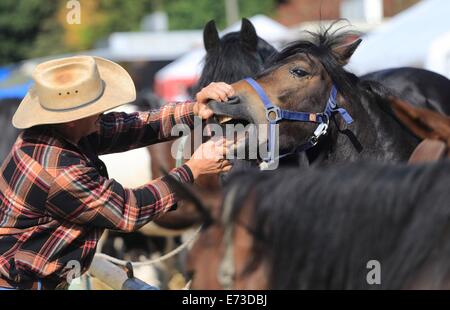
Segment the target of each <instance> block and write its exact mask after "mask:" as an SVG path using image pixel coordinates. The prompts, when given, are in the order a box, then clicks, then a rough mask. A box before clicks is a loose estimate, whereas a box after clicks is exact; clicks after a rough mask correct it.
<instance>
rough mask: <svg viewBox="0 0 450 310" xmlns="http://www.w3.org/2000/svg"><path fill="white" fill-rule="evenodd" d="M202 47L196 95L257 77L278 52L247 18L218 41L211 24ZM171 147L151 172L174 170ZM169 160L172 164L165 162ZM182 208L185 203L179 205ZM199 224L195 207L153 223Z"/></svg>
mask: <svg viewBox="0 0 450 310" xmlns="http://www.w3.org/2000/svg"><path fill="white" fill-rule="evenodd" d="M203 43H204V47H205V50H206V56H205V59H204V67H203V70H202V74H201V76H200V79H199V81H198V83H197V85H196V86H195V87H194V88H193V89H192V93H193V94H195V93H197V92H198V91H200V90H201V89H202V88H203V87H206V86H207V85H208V84H209V83H211V82H225V83H229V84H231V83H234V82H236V81H239V80H241V79H243V78H245V77H248V76H255V75H256V74H257V73H259V72H260V71H262V69H263V68H264V64H265V63H267V61H268V59H269V58H270V57H271V56H272V55H274V54H276V52H277V50H276V49H275V48H274V47H273V46H272V45H270V44H269V43H267V42H266V41H265V40H263V39H262V38H260V37H258V35H257V34H256V30H255V28H254V26H253V24H252V23H251V22H250V21H249V20H248V19H246V18H243V19H242V26H241V29H240V31H237V32H231V33H228V34H226V35H224V36H223V37H222V38H220V37H219V33H218V31H217V28H216V25H215V22H214V21H213V20H211V21H209V22H208V23H207V24H206V25H205V28H204V30H203ZM170 149H171V143H169V144H167V143H166V144H165V145H164V146H161V147H160V148H158V151H159V154H157V156H158V160H156V161H153V156H154V154H153V153H154V152H152V153H151V156H152V172H153V171H156V170H157V171H158V174H156V175H155V176H153V175H152V177H153V178H154V177H157V176H159V175H160V174H161V170H160V167H161V165H162V166H163V167H164V168H165V169H166V170H169V169H171V168H174V167H175V159H173V157H172V156H171V153H170ZM193 149H194V148H193V145H191V150H193ZM167 157H170V160H165V161H164V158H167ZM196 183H197V184H199V185H200V186H202V187H203V188H210V189H211V190H212V189H214V188H216V187H217V185H218V184H219V181H218V176H202V177H200V178H199V180H197V181H196ZM180 204H182V202H181V203H180ZM198 220H199V217H198V214H197V213H196V212H195V211H194V210H193V209H192V206H190V207H189V206H188V205H183V207H180V208H178V209H177V211H174V212H170V213H168V214H165V215H164V216H162V217H161V218H158V219H156V220H155V221H154V222H155V223H157V224H158V225H159V226H161V227H164V228H168V229H183V228H186V227H191V226H192V224H193V223H195V222H197V221H198Z"/></svg>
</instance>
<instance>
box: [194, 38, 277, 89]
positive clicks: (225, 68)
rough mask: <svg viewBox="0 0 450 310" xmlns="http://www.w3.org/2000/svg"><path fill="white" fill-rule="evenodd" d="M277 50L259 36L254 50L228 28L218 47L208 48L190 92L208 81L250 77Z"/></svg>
mask: <svg viewBox="0 0 450 310" xmlns="http://www.w3.org/2000/svg"><path fill="white" fill-rule="evenodd" d="M274 53H276V49H275V48H274V47H272V46H271V45H270V44H269V43H267V42H266V41H264V40H263V39H261V38H258V44H257V50H256V52H255V51H253V49H252V48H251V47H250V46H248V45H247V42H243V41H242V40H241V36H240V34H239V32H231V33H228V34H226V35H225V36H223V37H222V38H221V39H220V47H219V48H217V49H215V50H214V51H213V52H212V53H211V52H208V53H207V55H206V56H205V59H204V68H203V71H202V74H201V77H200V79H199V82H198V83H197V85H196V86H195V88H194V89H193V93H196V92H197V91H199V90H201V89H202V88H203V87H205V86H207V85H208V84H209V83H211V82H219V81H221V82H225V83H229V84H231V83H234V82H237V81H239V80H241V79H243V78H246V77H252V76H254V75H255V74H256V73H258V72H260V71H261V70H262V69H263V68H264V63H266V62H267V61H268V59H269V58H270V57H271V56H272V55H273V54H274Z"/></svg>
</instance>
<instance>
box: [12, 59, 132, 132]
mask: <svg viewBox="0 0 450 310" xmlns="http://www.w3.org/2000/svg"><path fill="white" fill-rule="evenodd" d="M94 59H95V62H96V64H97V67H98V71H99V73H100V77H101V79H102V80H103V82H104V91H103V94H102V95H101V96H100V97H99V98H98V99H96V100H95V101H93V102H91V103H89V104H87V105H85V106H82V107H80V108H75V109H73V110H63V111H54V110H47V109H45V108H43V107H42V106H41V104H40V103H39V98H38V96H37V95H36V93H35V92H34V89H33V88H32V89H30V90H29V91H28V93H27V95H26V96H25V98H24V99H23V100H22V102H21V103H20V105H19V107H18V108H17V111H16V113H15V114H14V116H13V119H12V124H13V126H14V127H16V128H18V129H26V128H30V127H33V126H36V125H44V124H61V123H67V122H71V121H75V120H79V119H82V118H85V117H89V116H92V115H96V114H101V113H103V112H106V111H108V110H111V109H113V108H115V107H118V106H121V105H123V104H126V103H130V102H133V101H135V100H136V88H135V86H134V82H133V80H132V78H131V77H130V75H129V74H128V72H127V71H126V70H125V69H123V68H122V67H121V66H119V65H118V64H116V63H114V62H112V61H109V60H107V59H104V58H101V57H94Z"/></svg>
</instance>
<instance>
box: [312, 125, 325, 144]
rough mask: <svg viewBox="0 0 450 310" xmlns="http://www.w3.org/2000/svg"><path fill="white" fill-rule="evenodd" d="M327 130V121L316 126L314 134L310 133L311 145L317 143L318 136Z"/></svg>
mask: <svg viewBox="0 0 450 310" xmlns="http://www.w3.org/2000/svg"><path fill="white" fill-rule="evenodd" d="M327 131H328V123H322V124H320V125H319V126H317V128H316V130H315V131H314V134H313V135H312V137H311V139H310V141H311V144H312V145H313V146H315V145H317V143H319V138H320V137H321V136H323V135H326V133H327Z"/></svg>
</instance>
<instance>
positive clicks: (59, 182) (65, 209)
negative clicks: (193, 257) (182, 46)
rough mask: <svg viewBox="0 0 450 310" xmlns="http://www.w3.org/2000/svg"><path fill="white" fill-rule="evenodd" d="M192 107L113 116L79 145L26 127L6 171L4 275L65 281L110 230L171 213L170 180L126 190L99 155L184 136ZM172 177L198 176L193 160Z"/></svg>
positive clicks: (2, 191) (0, 217)
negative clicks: (175, 133) (182, 127)
mask: <svg viewBox="0 0 450 310" xmlns="http://www.w3.org/2000/svg"><path fill="white" fill-rule="evenodd" d="M192 107H193V103H183V104H168V105H166V106H165V107H163V108H161V110H159V111H158V112H155V113H152V112H150V113H148V112H137V113H132V114H125V113H109V114H105V115H103V116H102V118H101V122H100V124H101V125H100V131H99V133H96V134H93V135H90V136H88V137H86V138H83V139H82V140H81V141H80V143H79V144H78V145H77V146H75V145H73V144H71V143H70V142H68V141H67V140H65V139H64V138H63V137H62V136H60V135H59V134H58V133H57V132H56V131H54V129H52V127H51V126H37V127H33V128H30V129H27V130H25V131H24V132H22V133H21V134H20V135H19V137H18V139H17V141H16V143H15V144H14V146H13V148H12V150H11V152H10V154H9V156H8V157H7V158H6V160H5V161H4V163H3V165H2V167H1V170H0V279H3V281H6V282H8V283H10V284H11V285H19V286H20V285H21V284H24V283H29V282H33V281H36V280H37V279H45V280H49V281H52V282H56V283H64V282H65V281H66V276H67V274H68V273H69V272H70V271H71V270H72V268H73V265H72V263H70V262H71V261H77V262H79V263H80V265H81V272H82V273H83V272H85V271H86V270H87V268H88V267H89V265H90V263H91V261H92V259H93V256H94V253H95V249H96V246H97V242H98V239H99V238H100V236H101V234H102V233H103V231H104V229H105V228H107V229H115V230H122V231H127V232H130V231H134V230H136V229H138V228H140V227H141V226H143V225H144V224H146V223H147V222H149V221H150V220H151V219H152V218H154V217H155V216H157V215H160V214H163V213H164V212H166V211H168V210H170V209H171V208H172V207H173V205H174V204H175V203H176V201H177V197H176V196H175V194H174V193H173V192H172V190H171V189H170V188H169V185H168V183H167V179H166V178H165V177H162V178H160V179H157V180H154V181H152V182H150V183H148V184H145V185H143V186H141V187H139V188H135V189H128V188H124V187H123V186H122V185H120V184H119V183H118V182H116V181H115V180H114V179H108V177H107V172H106V168H105V167H104V164H103V163H102V162H101V161H100V159H99V158H98V155H101V154H108V153H114V152H122V151H126V150H130V149H134V148H139V147H142V146H146V145H150V144H153V143H157V142H160V141H164V140H170V139H173V138H176V137H171V136H170V134H171V130H172V128H173V126H174V125H175V124H186V125H188V126H189V127H190V128H192V127H193V123H194V117H193V112H192ZM170 174H171V175H172V176H174V177H175V178H176V179H178V180H179V181H181V182H192V181H193V176H192V172H191V171H190V169H189V168H188V167H187V166H186V165H184V166H181V167H179V168H176V169H174V170H172V171H171V172H170ZM0 286H2V285H0Z"/></svg>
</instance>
